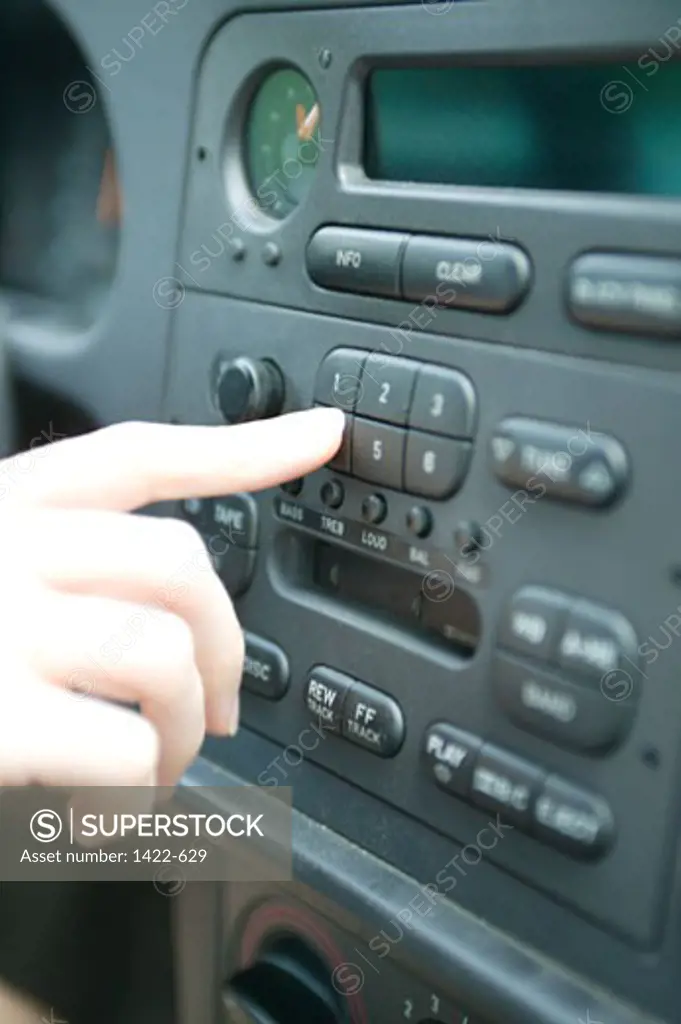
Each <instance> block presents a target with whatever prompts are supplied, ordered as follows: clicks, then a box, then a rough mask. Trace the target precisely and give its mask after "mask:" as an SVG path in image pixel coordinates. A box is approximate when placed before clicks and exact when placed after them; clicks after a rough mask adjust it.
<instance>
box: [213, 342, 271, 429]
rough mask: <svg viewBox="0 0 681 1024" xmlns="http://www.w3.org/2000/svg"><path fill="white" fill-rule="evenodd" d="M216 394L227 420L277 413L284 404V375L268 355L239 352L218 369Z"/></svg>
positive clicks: (236, 421) (251, 418) (238, 421)
mask: <svg viewBox="0 0 681 1024" xmlns="http://www.w3.org/2000/svg"><path fill="white" fill-rule="evenodd" d="M215 392H216V398H217V404H218V406H219V408H220V412H221V413H222V415H223V417H224V419H225V422H226V423H247V422H248V421H249V420H264V419H268V418H269V417H270V416H277V415H278V414H279V413H280V412H281V410H282V407H283V405H284V378H283V375H282V373H281V370H280V369H279V367H278V366H276V365H275V364H274V363H272V362H270V361H269V359H250V358H249V357H248V356H239V357H238V358H237V359H230V360H225V361H224V362H222V363H220V364H219V366H218V370H217V380H216V388H215Z"/></svg>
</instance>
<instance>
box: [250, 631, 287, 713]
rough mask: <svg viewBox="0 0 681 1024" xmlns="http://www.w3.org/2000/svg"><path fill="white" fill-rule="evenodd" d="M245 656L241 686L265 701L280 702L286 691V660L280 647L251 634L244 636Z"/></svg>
mask: <svg viewBox="0 0 681 1024" xmlns="http://www.w3.org/2000/svg"><path fill="white" fill-rule="evenodd" d="M244 640H245V642H246V654H245V657H244V671H243V676H242V679H241V684H242V686H243V688H244V690H248V691H249V692H250V693H257V694H258V696H259V697H266V698H267V700H281V698H282V697H283V696H284V694H285V693H286V691H287V689H288V684H289V667H288V659H287V657H286V655H285V654H284V652H283V651H282V650H281V648H280V647H277V645H276V644H273V643H272V642H271V641H270V640H263V639H262V637H259V636H255V635H254V634H253V633H246V634H245V635H244Z"/></svg>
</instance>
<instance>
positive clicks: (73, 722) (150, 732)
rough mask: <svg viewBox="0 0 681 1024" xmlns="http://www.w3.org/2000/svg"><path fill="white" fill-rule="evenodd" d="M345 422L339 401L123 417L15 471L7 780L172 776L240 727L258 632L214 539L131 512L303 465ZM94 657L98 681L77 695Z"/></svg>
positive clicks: (5, 654)
mask: <svg viewBox="0 0 681 1024" xmlns="http://www.w3.org/2000/svg"><path fill="white" fill-rule="evenodd" d="M342 432H343V415H342V413H341V412H339V410H337V409H314V410H311V411H308V412H302V413H293V414H291V415H288V416H281V417H278V418H277V419H274V420H265V421H262V422H257V423H252V424H247V425H243V426H234V427H193V426H188V427H180V426H166V425H161V424H145V423H124V424H119V425H116V426H112V427H107V428H105V429H103V430H100V431H96V432H94V433H92V434H87V435H85V436H83V437H78V438H74V439H72V440H67V441H58V442H56V443H55V444H53V445H50V446H49V447H47V448H44V449H40V454H41V457H40V459H37V460H35V464H34V465H33V467H32V469H31V471H30V473H25V474H24V475H22V476H21V477H18V475H17V474H12V478H13V479H14V481H15V482H14V483H13V485H12V487H11V489H10V490H9V494H7V495H6V496H5V498H4V501H3V502H2V503H0V616H1V618H0V622H1V624H2V626H1V631H0V636H1V640H0V785H25V784H29V783H40V784H45V785H55V786H79V785H89V786H107V785H136V786H153V785H160V786H168V785H173V784H174V783H175V782H176V781H177V779H178V778H179V777H180V775H181V774H182V772H183V771H184V769H185V768H186V767H187V765H188V764H189V763H190V762H191V761H192V759H193V758H194V756H195V755H196V753H197V751H198V749H199V747H200V745H201V742H202V740H203V737H204V734H205V732H206V731H208V732H211V733H213V734H217V735H229V734H232V733H233V732H234V731H236V721H237V719H238V687H239V682H240V678H241V670H242V662H243V653H244V645H243V636H242V632H241V629H240V627H239V624H238V621H237V619H236V616H235V613H234V609H233V607H232V603H231V601H230V599H229V596H228V595H227V593H226V591H225V589H224V587H223V585H222V583H221V582H220V580H219V578H218V577H217V576H216V575H215V572H214V570H213V568H212V565H211V562H210V558H209V555H208V553H207V551H206V548H205V545H204V543H203V541H202V540H201V537H200V535H199V534H198V533H197V532H196V530H194V528H193V527H192V526H190V525H189V524H188V523H185V522H183V521H180V520H176V519H167V518H161V517H153V516H140V515H130V514H129V512H130V510H132V509H138V508H141V507H143V506H145V505H149V504H152V503H155V502H162V501H169V500H175V499H179V498H188V497H197V498H200V497H209V496H214V495H220V494H226V493H229V492H231V491H248V490H257V489H259V488H263V487H268V486H272V485H273V484H276V483H279V482H282V481H284V480H288V479H292V478H294V477H298V476H302V475H303V474H304V473H307V472H309V471H311V470H313V469H315V468H317V467H318V466H320V465H322V464H323V463H325V462H327V461H328V460H329V459H330V458H331V457H332V456H333V455H334V453H335V452H336V450H337V449H338V447H339V445H340V441H341V437H342ZM8 461H9V462H11V461H12V460H8ZM2 470H3V464H2V463H0V476H1V475H2ZM197 556H198V564H199V565H200V568H201V570H202V571H200V572H195V573H194V575H193V576H192V579H191V582H190V583H189V585H187V586H186V587H184V588H179V589H177V590H175V591H171V590H169V589H168V588H166V589H165V593H166V595H167V596H166V598H165V600H164V602H163V607H159V608H158V610H157V612H156V613H155V614H154V615H153V616H151V617H149V618H148V621H147V623H146V624H145V628H144V631H143V632H141V633H140V634H139V635H138V636H137V638H136V640H135V642H134V643H133V644H131V645H130V646H129V647H128V649H127V650H125V652H124V655H123V656H122V657H121V658H120V660H118V661H117V662H116V663H115V664H108V665H107V666H106V667H104V666H103V665H101V664H100V663H99V662H98V661H97V660H95V659H94V658H92V656H91V652H93V651H94V650H100V649H101V648H102V646H103V645H104V644H105V643H106V642H107V641H108V640H110V639H111V638H112V637H114V636H115V635H116V634H120V632H121V629H122V627H124V624H125V623H126V622H129V621H130V620H131V618H134V616H135V615H136V614H137V615H138V614H140V613H142V610H143V606H144V605H145V604H146V605H147V606H148V604H149V602H150V601H152V600H153V599H154V596H155V595H157V594H158V593H159V592H161V591H162V590H163V588H164V584H165V583H166V582H167V581H168V579H169V578H171V577H172V576H173V574H174V573H175V572H176V570H177V569H178V568H179V567H180V566H181V565H183V564H186V563H187V562H188V561H189V560H192V559H193V564H197ZM84 665H87V666H88V673H89V679H90V680H91V685H92V692H91V694H89V695H87V694H86V695H83V694H82V693H81V694H80V695H78V694H76V693H73V692H72V693H70V692H69V689H68V685H69V680H70V679H71V678H72V677H73V674H74V671H75V670H78V669H79V668H82V666H84ZM90 670H91V671H90ZM78 696H80V699H76V697H78ZM83 697H84V699H83ZM110 701H114V702H116V703H110ZM128 704H129V705H139V706H140V709H141V714H138V713H137V712H136V711H134V710H132V709H130V708H128V707H125V706H124V705H128Z"/></svg>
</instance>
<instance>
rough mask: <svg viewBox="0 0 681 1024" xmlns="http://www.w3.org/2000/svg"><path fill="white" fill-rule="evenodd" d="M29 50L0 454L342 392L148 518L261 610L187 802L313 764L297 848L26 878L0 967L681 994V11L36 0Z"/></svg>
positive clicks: (343, 985) (517, 1016) (66, 1010)
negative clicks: (241, 476)
mask: <svg viewBox="0 0 681 1024" xmlns="http://www.w3.org/2000/svg"><path fill="white" fill-rule="evenodd" d="M0 57H1V59H0V305H1V306H2V316H1V317H0V332H1V334H2V341H3V348H4V358H5V359H6V361H7V366H8V367H9V369H8V372H7V373H5V372H4V371H3V373H2V374H0V380H1V381H2V390H3V401H2V406H3V416H5V418H6V420H7V422H6V424H5V425H4V428H3V430H2V432H1V433H2V435H3V444H4V450H5V451H10V450H12V451H13V450H18V449H20V448H22V447H26V446H28V445H29V444H30V443H31V441H32V439H35V438H36V437H39V436H41V435H42V436H44V437H45V440H49V437H50V436H53V434H48V436H45V431H46V429H47V427H48V425H49V429H50V431H53V432H56V433H58V434H63V435H73V434H77V433H80V432H83V431H86V430H89V429H92V428H94V427H97V426H100V425H106V424H109V423H113V422H117V421H123V420H129V419H134V420H158V421H164V422H170V423H182V424H220V423H238V422H244V421H247V420H254V419H260V418H266V417H273V416H277V415H279V414H280V413H282V412H288V411H292V410H297V409H304V408H309V407H312V406H314V405H338V406H339V407H340V408H342V409H343V410H344V412H345V413H346V434H345V438H344V442H343V446H342V449H341V451H340V452H339V454H338V455H337V456H336V457H335V458H334V460H333V461H332V462H331V463H330V464H329V465H328V466H325V467H324V468H322V469H320V470H319V471H317V472H314V473H312V474H310V475H309V476H307V477H306V478H305V479H301V480H296V481H291V482H289V483H287V484H285V485H284V486H283V487H280V488H274V489H271V490H267V491H263V492H261V493H258V494H237V495H217V496H215V498H214V499H211V500H205V501H196V500H188V501H186V502H183V503H180V504H178V505H173V506H171V507H169V506H162V507H158V508H155V509H153V510H149V511H150V512H151V513H152V514H158V515H167V514H171V515H176V516H180V517H182V518H185V519H187V520H188V521H189V522H191V523H192V524H193V525H194V526H196V528H197V529H198V530H199V531H200V533H201V534H202V536H204V537H205V538H206V540H207V542H208V540H209V539H210V538H211V537H214V536H215V535H216V534H218V533H220V532H221V531H222V533H223V534H224V530H225V529H228V530H229V531H230V534H229V544H225V545H224V546H223V547H222V548H221V549H220V551H219V552H212V553H213V554H214V556H215V565H216V569H217V571H218V572H219V574H220V576H221V578H222V580H223V582H224V584H225V587H226V588H227V589H228V591H229V593H230V594H231V596H232V597H233V599H234V602H235V606H236V609H237V612H238V614H239V618H240V620H241V622H242V624H243V626H244V630H245V631H246V652H247V654H246V663H245V669H244V677H243V684H242V686H243V696H242V726H241V729H240V731H239V733H238V735H237V736H236V738H234V739H233V740H222V739H220V740H216V739H208V740H206V743H205V745H204V747H203V749H202V754H201V757H200V758H199V759H198V761H197V762H196V764H195V765H194V766H193V767H192V769H191V770H190V772H189V773H188V774H187V777H186V779H185V780H184V784H183V787H182V789H183V792H184V797H183V799H186V800H188V801H190V802H193V805H194V806H200V807H203V808H204V809H206V811H207V810H208V809H210V808H213V809H215V810H216V811H219V810H220V807H222V806H223V804H222V803H221V800H222V799H223V797H221V796H220V791H221V790H222V792H223V794H228V793H229V792H230V790H231V789H233V787H235V786H239V785H241V784H244V783H246V784H251V785H256V786H260V787H265V788H267V789H268V791H270V792H271V793H272V794H275V793H276V791H278V790H279V791H281V792H282V794H283V792H284V791H288V790H289V789H290V790H291V791H292V802H293V811H292V851H293V854H292V880H290V881H286V880H280V879H279V880H278V876H277V873H276V871H273V872H272V873H271V875H270V876H268V873H267V870H265V869H263V872H262V875H261V876H258V878H255V879H252V880H251V881H243V880H242V881H233V882H230V881H227V880H223V881H220V880H192V879H191V877H189V880H188V881H187V884H180V885H178V884H176V885H175V886H174V887H173V886H172V885H171V886H170V887H165V888H163V887H160V886H157V885H155V884H152V882H151V879H150V880H149V881H147V882H136V883H134V884H133V883H124V882H117V883H114V882H102V883H97V884H90V883H88V884H85V883H81V884H79V883H76V882H74V883H68V884H67V883H53V882H50V883H47V882H43V883H37V882H36V883H26V884H24V883H16V882H6V881H5V880H2V881H1V882H0V975H2V976H3V977H5V978H7V979H8V980H10V981H12V982H13V983H14V984H16V985H18V986H19V987H20V988H25V989H26V990H28V991H31V992H32V993H34V994H35V995H37V996H38V997H39V998H40V999H41V1000H42V1001H43V1003H44V1004H45V1005H47V1006H49V1007H51V1008H53V1009H52V1011H51V1012H52V1014H53V1020H57V1019H61V1018H63V1019H65V1020H68V1024H81V1022H83V1024H86V1022H91V1021H94V1020H96V1021H98V1022H99V1024H102V1022H106V1024H119V1022H123V1021H125V1022H126V1024H137V1022H138V1021H139V1022H140V1024H141V1022H142V1021H144V1022H145V1024H152V1022H153V1024H156V1022H158V1024H162V1022H163V1024H170V1022H171V1021H172V1022H176V1024H217V1022H219V1021H223V1022H227V1021H230V1022H234V1024H250V1022H252V1024H279V1022H281V1024H289V1022H303V1024H333V1022H346V1024H351V1022H356V1024H360V1022H370V1024H397V1022H398V1021H413V1022H415V1024H520V1022H523V1024H528V1022H533V1024H535V1022H536V1024H579V1022H581V1024H634V1022H644V1021H649V1022H651V1024H654V1022H658V1024H676V1022H679V1021H681V980H680V978H679V972H678V964H679V958H680V957H681V903H680V901H679V895H678V893H679V881H680V877H679V858H678V851H679V811H680V809H681V801H680V799H679V790H680V788H681V771H680V767H681V766H680V755H681V743H680V739H681V688H680V687H679V685H678V665H679V660H680V658H681V641H679V640H678V638H679V636H680V635H681V612H679V607H680V606H681V518H680V517H679V515H678V510H679V507H681V473H680V472H679V450H678V438H679V436H680V428H681V376H680V377H676V373H677V371H681V346H680V347H679V348H677V345H679V342H680V341H681V141H680V139H681V134H680V133H679V130H678V118H679V113H678V111H679V104H680V101H681V9H679V6H678V4H677V3H676V2H672V0H646V2H643V3H642V2H641V0H598V2H597V3H594V2H592V0H569V2H564V3H559V2H557V0H422V2H394V0H393V2H391V3H381V2H376V0H374V2H373V3H367V2H364V0H248V2H247V3H239V2H238V0H159V2H155V3H154V2H152V0H117V2H116V3H115V4H114V3H111V4H109V3H93V2H92V0H3V3H2V5H1V6H0ZM677 642H678V650H677ZM228 799H229V798H228V796H227V795H224V800H225V801H227V800H228ZM282 799H284V797H283V796H282ZM225 806H226V804H225ZM268 877H269V880H267V879H268ZM263 879H265V880H263ZM176 881H177V879H176ZM185 881H186V879H185ZM59 1015H61V1018H60V1016H59Z"/></svg>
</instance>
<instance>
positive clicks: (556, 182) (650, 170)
mask: <svg viewBox="0 0 681 1024" xmlns="http://www.w3.org/2000/svg"><path fill="white" fill-rule="evenodd" d="M646 56H647V57H650V59H649V60H647V61H644V60H643V59H640V60H639V61H637V62H633V63H631V64H622V63H621V62H619V63H616V64H615V63H609V64H588V65H579V66H578V65H562V66H557V65H556V66H546V65H542V66H532V67H529V66H524V65H516V66H507V67H489V66H475V67H472V66H469V67H449V68H410V69H404V70H393V69H389V70H388V69H386V70H380V71H375V72H374V73H373V74H372V75H371V76H370V78H369V83H368V92H367V118H366V138H365V168H366V173H367V175H368V176H369V177H370V178H374V179H380V180H383V181H400V182H403V181H411V182H429V183H433V184H435V183H442V184H450V185H473V186H478V185H481V186H491V187H496V188H528V189H565V190H569V191H577V192H619V193H630V194H639V195H659V196H678V195H681V63H678V62H670V63H668V64H661V63H660V62H659V61H656V60H653V59H652V57H651V56H650V54H648V55H646Z"/></svg>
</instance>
